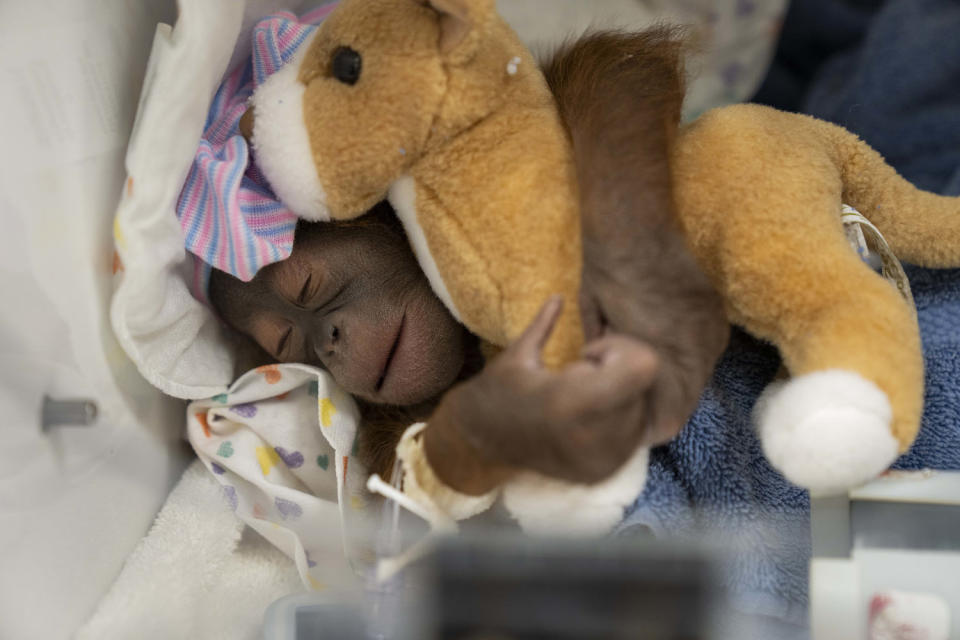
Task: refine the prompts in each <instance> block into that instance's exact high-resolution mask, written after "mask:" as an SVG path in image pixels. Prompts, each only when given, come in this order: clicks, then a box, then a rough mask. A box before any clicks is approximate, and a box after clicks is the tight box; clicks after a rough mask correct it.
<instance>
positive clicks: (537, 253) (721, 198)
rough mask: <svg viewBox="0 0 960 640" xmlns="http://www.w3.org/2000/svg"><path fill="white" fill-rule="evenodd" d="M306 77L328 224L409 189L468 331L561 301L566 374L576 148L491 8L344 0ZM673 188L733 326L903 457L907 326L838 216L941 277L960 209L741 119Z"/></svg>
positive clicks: (918, 397)
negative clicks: (867, 404)
mask: <svg viewBox="0 0 960 640" xmlns="http://www.w3.org/2000/svg"><path fill="white" fill-rule="evenodd" d="M341 47H350V48H352V49H353V50H355V51H357V52H359V53H361V54H362V57H363V68H362V73H361V75H360V78H359V80H358V81H357V82H356V83H355V84H353V85H349V84H345V83H343V82H340V81H338V80H337V79H336V78H334V77H332V74H331V66H332V63H331V60H332V58H333V56H334V55H335V52H336V51H337V50H338V49H339V48H341ZM298 73H299V80H300V82H301V83H302V84H304V85H306V89H305V92H304V93H303V115H304V122H305V124H306V130H307V132H308V137H309V144H310V149H311V151H312V154H313V157H314V160H315V164H316V169H317V175H318V176H319V179H320V183H322V187H323V189H322V190H323V192H324V193H325V196H326V202H325V206H326V207H327V208H328V209H329V212H330V216H332V217H333V218H350V217H355V216H358V215H360V214H362V213H363V212H365V211H366V210H367V209H368V208H370V207H371V206H372V205H373V204H375V203H376V202H377V201H378V200H380V199H382V198H383V197H384V196H385V195H386V194H387V193H388V191H389V190H390V189H391V187H392V186H393V185H395V184H396V183H397V182H398V181H399V180H408V181H409V180H412V183H413V191H414V196H415V197H414V200H415V210H416V224H415V225H414V226H415V228H413V229H411V228H410V227H408V229H407V231H408V233H410V232H411V231H413V232H419V233H422V234H423V236H424V237H425V240H426V244H427V248H428V254H429V255H428V256H426V257H427V258H432V260H433V261H434V262H435V265H436V270H437V271H438V272H439V276H440V278H441V279H442V284H443V285H445V286H446V288H447V289H448V291H449V295H450V298H451V299H452V306H453V307H454V311H455V312H456V313H458V315H459V316H460V317H461V319H462V320H463V321H464V323H465V324H466V326H467V327H468V328H469V329H470V330H471V331H473V332H474V333H476V334H478V335H480V336H481V337H483V338H485V339H486V340H489V341H490V342H493V343H495V344H500V345H503V344H505V343H507V342H508V341H510V340H511V339H513V338H515V337H516V336H517V335H518V334H519V333H521V332H522V331H523V329H524V328H525V327H526V326H527V324H528V323H529V321H530V320H531V318H532V317H533V316H534V315H535V313H536V311H537V310H538V309H539V307H540V306H541V305H542V303H543V302H544V300H545V299H546V297H547V296H548V295H550V294H553V293H562V294H563V295H564V296H565V297H566V300H567V306H566V310H565V314H564V316H563V319H562V320H561V323H560V326H559V327H558V329H557V331H556V332H555V334H554V337H553V339H552V341H551V342H550V343H549V344H548V348H547V359H548V362H549V363H552V364H557V363H561V362H564V361H567V360H570V359H571V358H573V357H574V356H575V355H576V354H577V352H578V350H579V347H580V344H581V342H582V331H581V329H580V325H579V313H578V310H577V306H576V297H577V288H578V284H579V274H580V271H581V244H580V219H579V214H578V209H577V206H576V203H577V202H578V193H577V185H576V173H575V171H574V167H573V165H572V156H571V151H570V145H569V142H568V140H567V139H566V137H565V134H564V131H563V129H562V125H561V122H560V119H559V117H558V114H557V109H556V106H555V105H554V103H553V100H552V97H551V95H550V93H549V91H548V89H547V86H546V84H545V82H544V79H543V76H542V75H541V73H540V72H539V71H538V70H537V68H536V66H535V63H534V60H533V58H532V57H531V55H530V54H529V53H528V52H527V51H526V49H525V48H524V47H523V46H522V45H521V44H520V42H519V41H518V39H517V37H516V35H515V34H514V33H513V32H512V31H511V30H510V29H509V27H507V25H506V24H505V23H504V22H503V21H502V20H501V19H500V18H499V17H498V16H497V15H496V13H495V12H494V9H493V0H344V2H342V4H341V5H340V6H339V8H338V9H337V10H336V11H335V12H334V13H333V14H332V15H331V16H330V17H329V19H328V20H327V21H326V22H325V23H324V24H323V25H322V27H321V28H320V30H319V32H318V35H317V37H316V39H315V40H314V41H313V43H312V45H311V47H310V50H309V52H308V53H307V55H306V57H305V58H304V59H303V61H302V63H301V67H300V69H299V72H298ZM260 108H261V107H260V106H258V107H257V110H258V111H257V121H258V122H259V120H260V118H261V115H260ZM256 135H257V134H256V130H255V132H254V137H255V138H256ZM671 172H672V175H673V178H674V185H673V186H674V192H675V196H674V197H675V198H676V205H677V215H678V217H679V224H680V226H681V228H682V230H683V233H684V235H685V237H686V240H687V242H688V243H689V247H690V249H691V250H692V252H693V253H694V255H695V256H696V258H697V260H698V262H699V264H700V266H701V267H702V268H703V270H704V271H705V272H706V273H707V274H708V276H709V277H710V278H711V280H712V282H713V284H714V285H715V286H716V287H717V289H718V290H719V291H720V293H721V294H722V296H723V298H724V301H725V304H726V307H727V311H728V313H729V317H730V318H731V320H732V321H733V322H734V323H736V324H739V325H742V326H743V327H744V328H746V329H747V330H748V331H749V332H751V333H753V334H754V335H756V336H759V337H761V338H765V339H767V340H770V341H771V342H773V343H774V344H775V345H776V346H777V347H778V348H779V349H780V351H781V353H782V355H783V358H784V361H785V364H786V366H787V368H788V369H789V371H790V373H791V374H792V375H794V376H802V375H804V374H809V373H815V372H821V371H827V370H842V371H847V372H853V373H855V374H858V375H859V376H860V377H862V378H863V379H865V380H866V381H870V382H873V383H874V384H875V385H876V387H878V388H879V389H880V390H882V391H883V392H884V393H885V394H886V396H887V398H888V400H889V403H890V408H891V409H892V414H893V419H892V423H891V425H890V428H891V430H892V434H893V436H894V437H895V439H896V441H897V443H898V445H899V448H900V450H901V451H904V450H906V449H907V448H908V447H909V445H910V444H911V443H912V441H913V439H914V437H915V435H916V432H917V430H918V427H919V422H920V415H921V411H922V401H923V359H922V353H921V349H920V339H919V331H918V327H917V324H916V319H915V317H914V315H913V314H912V313H911V310H910V309H909V308H908V307H907V305H906V303H905V302H904V300H903V299H902V298H901V297H900V296H899V295H898V293H897V291H896V290H895V289H894V288H893V287H892V286H891V285H890V284H888V283H887V282H886V281H884V280H883V279H882V278H880V277H879V276H878V275H876V274H875V273H873V272H872V271H871V270H870V268H869V267H868V266H866V265H865V264H864V263H863V262H862V261H861V260H860V258H859V257H858V256H857V255H856V253H855V252H854V251H852V250H851V248H850V247H849V246H848V244H847V241H846V239H845V237H844V233H843V230H842V226H841V222H840V211H841V205H842V204H843V203H846V204H850V205H852V206H854V207H856V208H857V209H859V210H860V212H861V213H863V214H864V215H865V216H866V217H867V218H869V219H870V220H871V221H872V222H873V223H874V224H875V225H877V226H878V227H879V228H880V230H881V232H882V233H884V234H885V235H886V238H887V240H888V241H889V243H890V246H891V248H892V249H893V251H894V252H895V253H897V254H898V255H899V257H900V258H901V259H903V260H906V261H909V262H913V263H917V264H920V265H925V266H933V267H950V266H958V265H960V200H957V199H953V198H944V197H939V196H935V195H932V194H929V193H924V192H921V191H918V190H917V189H915V188H914V187H912V186H911V185H910V184H908V183H907V182H906V181H904V180H903V179H902V178H900V177H899V176H898V175H897V174H896V172H895V171H894V170H893V169H892V168H890V167H889V166H888V165H887V164H886V163H885V162H884V161H883V159H882V158H881V157H880V156H879V155H878V154H877V153H876V152H875V151H873V150H872V149H870V148H869V147H868V146H867V145H865V144H864V143H862V142H860V141H859V140H858V139H857V138H856V137H855V136H853V135H852V134H850V133H848V132H846V131H845V130H843V129H841V128H839V127H836V126H833V125H830V124H827V123H824V122H820V121H818V120H815V119H813V118H810V117H806V116H800V115H791V114H786V113H782V112H778V111H775V110H773V109H769V108H765V107H759V106H750V105H741V106H734V107H727V108H724V109H720V110H716V111H713V112H710V113H708V114H706V115H704V116H703V117H702V118H700V119H699V120H698V121H696V122H694V123H693V124H691V125H689V126H686V127H685V128H683V129H682V130H681V132H680V134H679V136H678V138H677V139H676V141H675V144H674V150H673V154H672V163H671ZM268 178H270V176H269V175H268ZM271 181H272V179H271ZM279 195H280V197H281V198H283V194H282V193H280V194H279ZM414 244H415V248H416V243H414ZM418 257H419V258H420V260H421V264H424V262H425V256H424V255H423V254H422V253H419V252H418ZM427 262H429V260H427ZM428 275H429V274H428ZM431 281H432V282H433V280H431ZM434 287H435V288H436V287H437V283H436V282H434ZM842 391H843V390H841V392H842ZM825 402H828V403H829V402H833V401H832V400H826V401H825ZM819 408H820V407H819V406H815V407H801V409H802V410H806V409H810V410H812V411H813V412H815V411H816V410H818V409H819ZM868 413H869V411H868ZM805 420H806V418H803V419H801V420H800V421H799V423H798V424H807V422H805ZM841 422H842V420H841ZM883 424H884V425H885V424H886V422H883ZM789 428H793V427H789ZM829 428H830V429H832V428H833V423H832V422H831V423H830V424H829ZM836 428H837V429H843V424H837V427H836ZM880 428H881V430H883V429H885V428H886V427H885V426H881V427H880ZM818 433H820V432H818ZM888 439H889V438H888ZM844 446H856V443H853V444H852V445H851V444H850V443H847V444H846V445H844ZM877 460H879V462H878V463H877V464H889V460H885V459H883V458H882V457H881V458H877ZM874 462H876V461H874ZM866 468H867V469H868V471H866V472H864V473H868V472H869V473H876V472H878V471H877V470H876V469H873V468H872V467H866ZM814 473H817V471H816V469H814ZM863 479H864V478H858V479H855V481H862V480H863Z"/></svg>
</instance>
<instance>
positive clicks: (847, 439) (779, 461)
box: [754, 370, 897, 495]
mask: <svg viewBox="0 0 960 640" xmlns="http://www.w3.org/2000/svg"><path fill="white" fill-rule="evenodd" d="M754 415H755V417H756V419H757V424H758V427H759V431H760V441H761V443H762V444H763V452H764V453H765V454H766V456H767V459H768V460H769V461H770V463H771V464H772V465H773V466H774V467H776V468H777V469H778V470H779V471H780V472H781V473H783V475H784V476H786V478H787V479H788V480H790V482H793V483H794V484H797V485H799V486H801V487H804V488H807V489H809V490H810V493H811V495H830V494H837V493H843V492H845V491H847V490H848V489H851V488H853V487H856V486H859V485H861V484H863V483H865V482H867V481H869V480H871V479H873V478H875V477H876V476H878V475H879V474H880V473H882V472H883V471H885V470H886V469H887V468H888V467H889V466H890V464H891V463H892V462H893V461H894V460H895V459H896V457H897V440H896V439H895V438H894V437H893V434H892V432H891V430H890V425H891V420H892V412H891V409H890V402H889V400H888V399H887V395H886V394H885V393H884V392H883V391H881V390H880V389H879V388H878V387H877V386H876V385H874V384H873V383H872V382H870V381H869V380H866V379H865V378H863V377H862V376H860V375H859V374H856V373H854V372H852V371H841V370H831V371H818V372H816V373H811V374H807V375H804V376H800V377H797V378H793V379H792V380H789V381H788V382H786V383H775V384H772V385H770V386H769V387H767V389H766V391H764V393H763V396H761V398H760V400H759V401H758V402H757V407H756V409H755V410H754Z"/></svg>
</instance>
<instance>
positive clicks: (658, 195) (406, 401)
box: [210, 29, 729, 495]
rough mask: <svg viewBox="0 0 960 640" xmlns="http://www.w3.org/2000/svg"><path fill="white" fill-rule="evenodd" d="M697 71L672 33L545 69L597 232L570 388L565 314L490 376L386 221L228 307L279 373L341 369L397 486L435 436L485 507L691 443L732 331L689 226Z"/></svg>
mask: <svg viewBox="0 0 960 640" xmlns="http://www.w3.org/2000/svg"><path fill="white" fill-rule="evenodd" d="M680 55H681V47H680V45H679V44H678V41H677V39H676V38H675V36H674V34H673V33H671V32H670V31H669V30H662V29H657V30H652V31H649V32H646V33H639V34H616V33H597V34H593V35H589V36H587V37H585V38H582V39H581V40H579V41H577V42H576V43H574V44H573V45H571V46H569V47H567V48H564V49H562V50H561V51H559V52H558V53H557V54H556V55H555V56H554V57H553V58H552V59H551V60H550V61H548V62H547V64H546V65H545V72H546V75H547V78H548V81H549V82H550V86H551V89H552V90H553V92H554V94H555V96H556V98H557V100H558V106H559V107H560V111H561V114H562V115H563V117H564V122H565V124H566V126H567V128H568V130H569V132H570V136H571V140H572V142H573V148H574V153H575V159H576V164H577V167H578V178H579V180H580V183H581V184H580V187H581V189H580V191H581V210H582V216H583V234H584V237H583V241H584V242H583V244H584V267H583V268H584V275H583V284H582V289H581V300H582V308H583V314H584V325H585V328H586V330H587V331H586V333H587V339H588V342H587V345H586V346H585V348H584V350H583V353H582V357H581V359H580V360H578V361H576V362H573V363H571V364H569V365H567V366H566V367H564V368H563V369H562V370H560V371H551V370H548V369H546V368H545V367H543V366H542V363H541V362H540V358H539V354H540V349H541V348H542V346H543V344H544V343H545V341H546V339H547V337H549V335H550V332H551V330H552V328H553V325H554V323H555V322H556V320H557V317H558V315H559V312H560V301H559V300H557V299H551V300H549V301H547V302H546V304H545V305H544V307H543V309H542V310H541V312H540V314H539V315H538V316H537V318H535V319H534V321H533V322H532V323H531V325H530V327H529V328H528V329H527V331H526V333H525V334H524V335H522V336H521V337H520V338H519V339H518V340H517V341H516V342H515V343H513V344H512V345H510V346H509V347H507V348H506V349H505V350H504V351H503V352H501V353H499V354H498V355H495V356H493V357H492V358H490V359H489V361H486V359H485V358H484V355H483V354H482V353H481V352H482V351H484V352H488V351H490V350H487V349H482V348H481V347H482V345H479V344H478V341H477V339H476V338H475V337H474V336H471V335H470V334H468V333H467V331H466V330H465V329H464V328H463V327H462V326H461V325H459V324H458V323H457V322H456V321H455V320H454V319H453V318H452V316H451V315H450V314H449V313H448V312H447V310H446V308H445V307H444V306H443V305H442V303H441V302H440V301H439V300H438V299H437V298H436V297H435V296H434V295H433V293H432V291H431V289H430V286H429V283H428V282H427V279H426V277H425V276H424V275H423V273H422V272H421V271H420V268H419V266H418V264H417V262H416V259H415V258H414V256H413V253H412V251H411V250H410V248H409V245H408V243H407V241H406V238H405V236H404V235H403V231H402V229H401V227H400V225H399V224H398V223H397V221H396V219H395V217H394V216H393V214H392V211H391V210H390V207H389V206H388V205H386V204H381V205H378V206H377V207H376V208H375V209H374V210H373V211H372V212H371V213H369V214H368V215H367V216H364V217H363V218H360V219H359V220H357V221H354V222H346V223H317V224H306V223H301V225H300V227H299V228H298V230H297V234H296V241H295V244H294V249H293V253H292V255H291V256H290V258H288V259H287V260H285V261H283V262H280V263H276V264H274V265H270V266H268V267H265V268H264V269H262V270H261V271H260V272H259V273H258V274H257V276H256V277H255V278H254V279H253V280H252V281H251V282H249V283H242V282H240V281H239V280H237V279H235V278H233V277H232V276H229V275H227V274H224V273H221V272H214V275H213V276H212V278H211V283H210V298H211V301H212V303H213V304H214V306H215V307H216V309H217V310H218V312H219V313H220V314H221V316H222V317H223V319H224V320H225V321H226V322H227V323H228V324H230V325H231V326H232V327H234V328H235V329H237V330H238V331H240V332H241V333H244V334H246V335H248V336H250V337H251V338H253V339H254V340H255V341H256V342H257V343H258V344H259V345H260V346H261V347H262V348H263V349H264V350H265V351H266V352H267V353H268V354H270V357H271V359H273V360H275V361H281V362H305V363H308V364H314V365H317V366H321V367H323V368H325V369H327V370H328V371H329V372H330V373H331V374H332V375H333V377H334V378H335V379H336V380H337V382H338V383H339V384H340V385H341V386H342V387H343V388H344V389H345V390H346V391H348V392H350V393H352V394H354V395H355V396H356V397H357V398H359V399H360V400H361V401H362V403H361V407H362V421H363V424H362V425H361V456H362V457H363V458H365V462H366V463H367V464H368V466H369V468H370V469H371V470H372V471H377V472H379V473H381V475H388V473H387V472H388V469H389V467H390V466H391V465H392V464H393V451H394V448H395V446H396V444H397V442H398V441H399V438H400V436H401V434H402V433H403V431H404V429H405V428H406V427H407V426H409V425H410V424H412V423H413V422H417V421H427V422H428V424H429V427H428V428H427V430H426V431H425V433H424V438H425V440H424V447H425V450H426V454H427V457H428V459H429V461H430V465H431V467H432V468H433V469H434V472H435V473H436V474H437V476H438V477H439V478H440V479H441V480H442V481H443V482H444V483H446V484H447V485H448V486H450V487H452V488H453V489H456V490H458V491H460V492H462V493H467V494H473V495H479V494H482V493H485V492H487V491H489V490H490V489H492V488H494V487H496V486H497V485H499V484H500V483H501V482H503V481H504V480H505V479H506V478H507V477H509V475H510V474H511V473H513V472H514V470H516V469H529V470H533V471H537V472H539V473H542V474H544V475H547V476H551V477H555V478H559V479H563V480H568V481H571V482H577V483H593V482H597V481H600V480H603V479H605V478H607V477H608V476H610V475H611V474H612V473H614V472H615V471H616V470H617V469H618V468H619V467H620V466H621V465H622V464H623V463H624V462H626V460H627V459H628V458H629V457H630V455H632V454H633V452H634V451H635V450H636V448H637V447H638V446H639V445H640V444H641V443H645V444H648V445H652V444H658V443H662V442H665V441H667V440H669V439H670V438H672V437H673V436H675V435H676V434H677V433H678V432H679V431H680V429H681V428H682V426H683V424H684V423H685V422H686V420H687V419H688V417H689V415H690V413H691V412H692V411H693V409H694V407H695V406H696V402H697V399H698V397H699V394H700V391H701V390H702V388H703V387H704V385H705V383H706V381H707V379H708V377H709V375H710V373H711V372H712V369H713V366H714V364H715V363H716V360H717V358H718V357H719V355H720V353H721V352H722V350H723V348H724V346H725V344H726V340H727V335H728V330H729V327H728V324H727V321H726V318H725V317H724V315H723V309H722V305H721V302H720V300H719V297H718V296H717V294H716V293H715V292H714V290H713V289H712V288H711V287H710V285H709V283H708V282H707V280H706V278H705V276H704V275H703V274H702V272H701V271H700V270H699V268H698V267H697V265H696V263H695V262H694V260H693V258H692V257H691V255H690V254H689V252H688V251H687V249H686V246H685V244H684V242H683V240H682V238H681V237H680V235H679V233H678V232H677V231H676V228H675V219H674V216H673V201H672V194H671V187H670V185H671V182H670V168H669V157H670V145H671V143H672V140H673V136H674V134H675V132H676V128H677V126H678V121H679V111H680V103H681V101H682V97H683V83H682V75H681V71H680ZM484 365H485V366H484Z"/></svg>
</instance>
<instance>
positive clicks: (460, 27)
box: [422, 0, 494, 62]
mask: <svg viewBox="0 0 960 640" xmlns="http://www.w3.org/2000/svg"><path fill="white" fill-rule="evenodd" d="M422 2H423V4H425V5H427V6H428V7H430V8H431V9H433V10H434V11H436V12H437V14H438V15H439V18H440V53H441V55H444V56H448V57H450V58H451V59H452V61H453V62H466V61H467V60H468V59H470V58H471V57H472V56H473V54H474V52H476V50H477V45H478V43H479V41H480V37H481V31H482V30H483V26H484V25H485V24H486V22H487V20H488V19H489V17H490V15H491V14H492V13H493V10H494V9H493V0H422Z"/></svg>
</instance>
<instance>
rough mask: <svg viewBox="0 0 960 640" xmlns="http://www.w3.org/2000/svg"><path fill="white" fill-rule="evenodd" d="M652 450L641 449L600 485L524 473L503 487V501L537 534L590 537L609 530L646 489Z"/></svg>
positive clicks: (520, 522)
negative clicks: (576, 482) (644, 488)
mask: <svg viewBox="0 0 960 640" xmlns="http://www.w3.org/2000/svg"><path fill="white" fill-rule="evenodd" d="M649 454H650V450H649V449H646V448H641V449H638V450H637V452H636V453H635V454H633V457H632V458H630V459H629V460H628V461H627V462H626V463H625V464H624V465H623V466H622V467H621V468H620V470H619V471H617V472H616V473H615V474H614V475H612V476H611V477H610V478H608V479H607V480H605V481H603V482H601V483H599V484H595V485H580V484H572V483H569V482H563V481H561V480H554V479H552V478H547V477H545V476H541V475H539V474H536V473H523V474H520V475H518V476H517V477H516V478H514V479H513V480H511V481H510V482H509V483H508V484H507V485H505V486H504V487H503V504H504V506H506V508H507V510H508V511H509V512H510V514H511V515H512V516H513V517H514V518H516V520H517V522H518V523H519V524H520V527H521V528H522V529H523V530H524V531H525V532H526V533H530V534H534V535H544V536H569V537H589V536H600V535H604V534H606V533H608V532H609V531H610V529H612V528H613V527H614V526H615V525H616V524H617V523H619V522H620V521H621V520H622V519H623V510H624V509H625V508H626V507H627V506H628V505H630V504H631V503H633V501H634V500H636V499H637V497H638V496H639V495H640V492H641V491H643V485H644V484H646V481H647V466H648V464H649V457H650V456H649Z"/></svg>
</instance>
